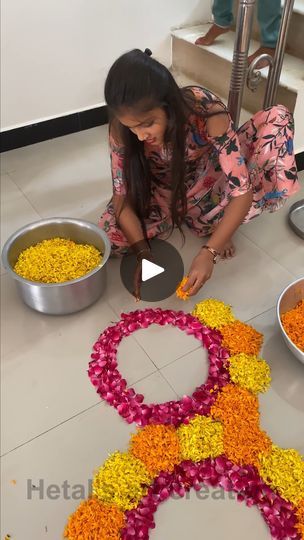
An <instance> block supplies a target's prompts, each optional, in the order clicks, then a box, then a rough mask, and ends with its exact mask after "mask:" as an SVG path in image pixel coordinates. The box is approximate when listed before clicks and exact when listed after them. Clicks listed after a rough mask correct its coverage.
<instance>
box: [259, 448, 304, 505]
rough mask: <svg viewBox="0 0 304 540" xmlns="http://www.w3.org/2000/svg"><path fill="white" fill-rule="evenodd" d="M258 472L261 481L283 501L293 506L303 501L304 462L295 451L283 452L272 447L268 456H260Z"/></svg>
mask: <svg viewBox="0 0 304 540" xmlns="http://www.w3.org/2000/svg"><path fill="white" fill-rule="evenodd" d="M259 472H260V475H261V477H262V478H263V480H264V481H265V482H266V483H267V484H269V485H270V487H271V488H272V489H275V490H276V491H278V493H279V494H280V495H281V496H282V497H284V499H286V500H288V501H291V502H292V503H293V504H294V505H297V504H299V503H300V501H301V500H302V499H303V496H304V461H303V457H302V456H301V455H300V454H299V452H297V451H296V450H293V449H287V450H284V449H282V448H279V447H278V446H275V445H273V446H272V450H271V452H270V453H269V454H267V455H264V454H262V455H261V457H260V466H259Z"/></svg>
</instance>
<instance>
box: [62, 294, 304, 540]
mask: <svg viewBox="0 0 304 540" xmlns="http://www.w3.org/2000/svg"><path fill="white" fill-rule="evenodd" d="M221 304H222V303H220V302H218V301H216V300H212V299H211V300H207V301H204V302H201V303H200V304H198V306H200V308H199V309H200V310H201V312H204V313H207V314H209V315H210V313H212V317H213V319H212V317H211V318H209V323H208V324H209V326H204V325H203V324H202V322H200V321H199V320H198V319H197V318H196V317H193V316H192V315H190V314H185V313H183V312H173V311H171V310H161V309H156V310H150V309H148V310H144V311H139V310H138V311H136V312H134V313H129V314H123V315H122V319H121V321H119V322H118V323H117V324H116V325H114V326H112V327H110V328H108V329H107V330H106V331H105V332H104V333H103V334H102V335H101V336H100V338H99V340H98V341H97V343H96V344H95V346H94V353H93V355H92V361H91V363H90V367H89V375H90V378H91V380H92V383H93V384H94V386H96V388H97V391H98V392H99V394H100V395H101V397H102V398H103V399H105V400H106V401H108V403H110V404H111V405H113V406H114V407H116V408H117V410H118V412H119V413H120V414H121V416H122V417H123V418H125V419H126V421H128V422H135V423H137V424H138V425H144V426H146V427H145V428H144V429H141V430H139V431H137V433H136V434H135V435H133V436H132V439H131V443H130V448H129V452H128V453H126V454H122V453H120V452H115V453H114V454H113V455H112V456H110V458H109V459H108V460H107V461H106V462H105V464H104V465H103V467H101V468H100V469H99V471H98V472H97V474H96V476H95V478H94V482H93V495H94V496H93V500H94V501H95V502H96V501H97V497H99V498H100V499H101V501H104V502H100V501H99V500H98V501H97V502H98V504H99V505H102V508H103V509H105V510H104V511H105V512H106V509H109V508H113V507H114V508H116V509H117V510H118V511H119V512H120V514H118V515H117V520H116V521H117V523H118V525H119V527H118V525H115V526H114V530H112V529H111V528H109V529H107V527H108V525H105V530H106V531H110V532H106V533H105V534H106V535H107V536H106V538H107V540H108V539H109V540H110V539H111V540H112V537H111V536H110V534H113V535H114V536H113V540H114V539H115V540H116V539H117V538H119V539H121V540H134V539H135V538H140V539H141V540H148V539H149V531H150V529H151V528H153V527H154V526H155V523H154V513H155V511H156V510H157V507H158V505H159V504H160V503H161V502H162V501H165V500H166V499H168V497H169V496H170V494H173V493H175V494H178V495H179V496H183V495H184V494H185V492H186V491H189V489H190V488H192V487H193V488H194V489H200V485H201V483H202V482H205V483H207V484H209V485H212V486H220V487H222V488H224V489H225V490H233V491H235V492H236V493H237V498H238V500H239V501H242V500H245V501H246V504H248V505H249V506H251V505H252V504H256V505H257V507H258V508H259V509H260V511H261V513H262V515H263V517H264V519H265V521H266V522H267V524H268V526H269V529H270V532H271V535H272V538H273V539H276V540H291V539H293V540H300V538H303V540H304V487H303V481H304V471H303V461H302V460H301V456H300V455H299V454H298V453H297V452H296V451H295V450H282V449H280V448H278V447H276V446H274V445H273V446H272V443H271V441H270V439H269V437H268V436H267V435H266V434H265V433H264V432H263V431H261V429H260V426H259V409H258V400H257V397H256V395H255V394H256V393H257V392H260V391H265V390H266V388H267V386H268V385H269V379H270V377H269V369H268V366H267V364H266V362H265V361H264V360H261V359H259V358H257V354H258V352H259V349H260V347H261V344H262V335H261V334H259V333H258V332H256V331H255V330H254V329H253V328H252V327H250V326H249V325H246V324H244V323H241V322H240V321H234V322H231V321H229V317H230V315H231V316H232V317H233V314H232V313H231V308H230V307H229V306H226V308H227V309H226V310H224V311H222V313H217V310H216V306H218V307H219V306H220V305H221ZM222 307H223V306H222ZM212 310H213V311H212ZM219 311H221V309H219ZM223 313H226V315H227V320H226V323H222V321H223V317H224V315H223ZM217 316H218V317H217ZM216 317H217V319H216ZM204 320H206V319H204ZM153 323H154V324H155V323H156V324H161V325H164V324H173V325H175V326H177V327H178V328H179V329H181V330H186V332H187V333H189V334H192V335H193V336H194V337H196V338H197V339H199V340H200V341H201V343H202V345H203V346H205V347H207V349H208V352H209V363H210V365H209V374H208V379H207V381H206V383H205V384H202V385H201V386H199V387H198V388H197V389H196V390H195V391H194V393H193V395H192V396H191V397H189V396H184V397H183V398H182V399H181V400H180V401H177V402H174V401H172V402H168V403H164V404H158V405H155V404H152V405H146V404H145V403H144V397H143V396H141V395H138V394H136V392H135V391H134V390H133V389H128V388H127V383H126V381H125V380H124V379H122V377H121V375H120V373H119V371H118V367H117V360H116V354H117V347H118V345H119V343H120V341H121V340H122V338H123V337H125V336H127V335H130V334H131V333H132V332H133V331H134V330H137V329H139V328H147V327H148V326H149V325H150V324H153ZM211 324H213V325H215V324H216V325H217V328H220V332H221V334H220V333H219V332H218V331H217V330H213V329H211V328H210V325H211ZM222 336H223V338H222ZM223 347H225V348H223ZM227 349H228V350H229V351H230V355H232V356H231V358H230V359H229V353H228V350H227ZM233 383H234V384H233ZM210 414H211V416H210ZM176 428H177V429H176ZM205 456H210V457H205ZM214 456H217V457H214ZM181 459H183V460H184V461H181ZM153 478H154V479H153ZM152 480H153V481H152ZM151 482H152V483H151ZM282 497H284V498H282ZM110 503H111V504H112V505H115V506H110ZM80 507H82V505H80ZM80 507H79V508H80ZM79 508H78V510H76V512H75V513H74V521H73V516H72V517H71V518H70V520H69V524H70V523H76V524H77V527H78V525H79V524H80V525H79V527H80V528H79V527H78V529H77V531H78V532H77V533H75V534H78V536H75V540H76V538H77V540H80V539H81V538H82V539H83V540H95V537H94V536H93V533H92V536H86V535H85V534H84V535H83V536H81V532H80V531H82V529H81V526H82V525H81V524H82V523H84V520H82V519H81V518H79V516H81V515H82V511H81V510H79ZM98 508H100V507H98ZM120 509H122V510H125V512H124V514H123V517H124V519H125V525H124V527H123V529H122V530H121V531H120V533H117V530H118V528H120V529H121V523H122V522H121V520H120V517H121V515H122V513H121V510H120ZM77 512H78V514H77ZM109 512H110V510H109ZM76 514H77V516H76ZM96 515H97V514H96ZM75 516H76V517H75ZM91 517H92V519H93V520H95V519H98V518H97V517H96V518H95V517H94V514H93V513H92V514H91V515H90V516H89V517H88V518H87V519H88V520H90V519H91ZM78 518H79V519H78ZM113 521H114V522H115V519H114V520H113ZM104 522H105V523H110V522H111V519H110V518H109V519H108V522H107V521H106V519H105V520H104ZM87 525H88V526H90V524H88V523H87ZM94 527H95V525H94ZM94 527H93V524H92V529H89V531H91V530H92V531H94V533H95V528H94ZM66 530H67V529H66ZM69 530H73V529H71V528H70V529H69ZM83 530H85V531H87V529H85V528H84V529H83ZM96 530H97V529H96ZM117 534H119V536H118V537H117ZM115 535H116V536H115ZM103 538H105V537H103V536H98V539H103ZM69 540H74V537H73V536H71V538H69ZM96 540H97V537H96Z"/></svg>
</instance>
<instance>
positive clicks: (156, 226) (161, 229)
mask: <svg viewBox="0 0 304 540" xmlns="http://www.w3.org/2000/svg"><path fill="white" fill-rule="evenodd" d="M145 224H146V230H147V236H148V238H149V239H151V238H154V237H156V236H160V237H161V236H162V235H164V234H166V233H169V232H170V230H171V224H170V223H169V222H168V221H166V220H164V219H162V216H161V213H160V212H157V209H156V208H155V207H154V208H152V211H151V215H150V216H149V218H148V219H147V220H146V221H145ZM98 225H99V227H101V228H102V229H103V230H104V231H105V232H106V233H107V236H108V238H109V240H110V242H111V255H112V256H114V257H115V256H121V255H125V254H126V253H128V251H129V249H130V246H129V243H128V240H127V239H126V237H125V235H124V233H123V232H122V230H121V229H120V227H119V225H118V223H117V220H116V217H115V212H114V207H113V203H112V201H110V202H109V203H108V205H107V208H106V210H105V212H104V213H103V214H102V216H101V217H100V219H99V221H98Z"/></svg>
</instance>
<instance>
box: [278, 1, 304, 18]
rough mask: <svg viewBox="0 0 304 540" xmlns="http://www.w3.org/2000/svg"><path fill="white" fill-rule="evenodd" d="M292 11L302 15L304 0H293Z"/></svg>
mask: <svg viewBox="0 0 304 540" xmlns="http://www.w3.org/2000/svg"><path fill="white" fill-rule="evenodd" d="M284 3H285V2H284V1H283V2H282V6H283V5H284ZM293 12H294V13H299V14H300V15H304V0H295V3H294V6H293Z"/></svg>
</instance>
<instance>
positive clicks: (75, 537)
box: [64, 498, 125, 540]
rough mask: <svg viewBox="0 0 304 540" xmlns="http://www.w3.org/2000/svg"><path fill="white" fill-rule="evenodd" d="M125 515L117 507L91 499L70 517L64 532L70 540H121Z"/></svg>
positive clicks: (65, 536) (83, 503)
mask: <svg viewBox="0 0 304 540" xmlns="http://www.w3.org/2000/svg"><path fill="white" fill-rule="evenodd" d="M124 525H125V515H124V514H123V512H121V510H119V509H118V508H117V507H116V506H111V505H106V504H102V503H100V502H99V501H98V500H97V499H94V498H90V499H88V500H87V501H83V502H81V503H80V505H79V506H78V508H77V510H76V511H75V512H74V514H72V515H71V516H70V517H69V521H68V524H67V526H66V528H65V531H64V538H68V540H80V539H83V540H120V538H121V536H120V532H121V530H122V528H123V527H124Z"/></svg>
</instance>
